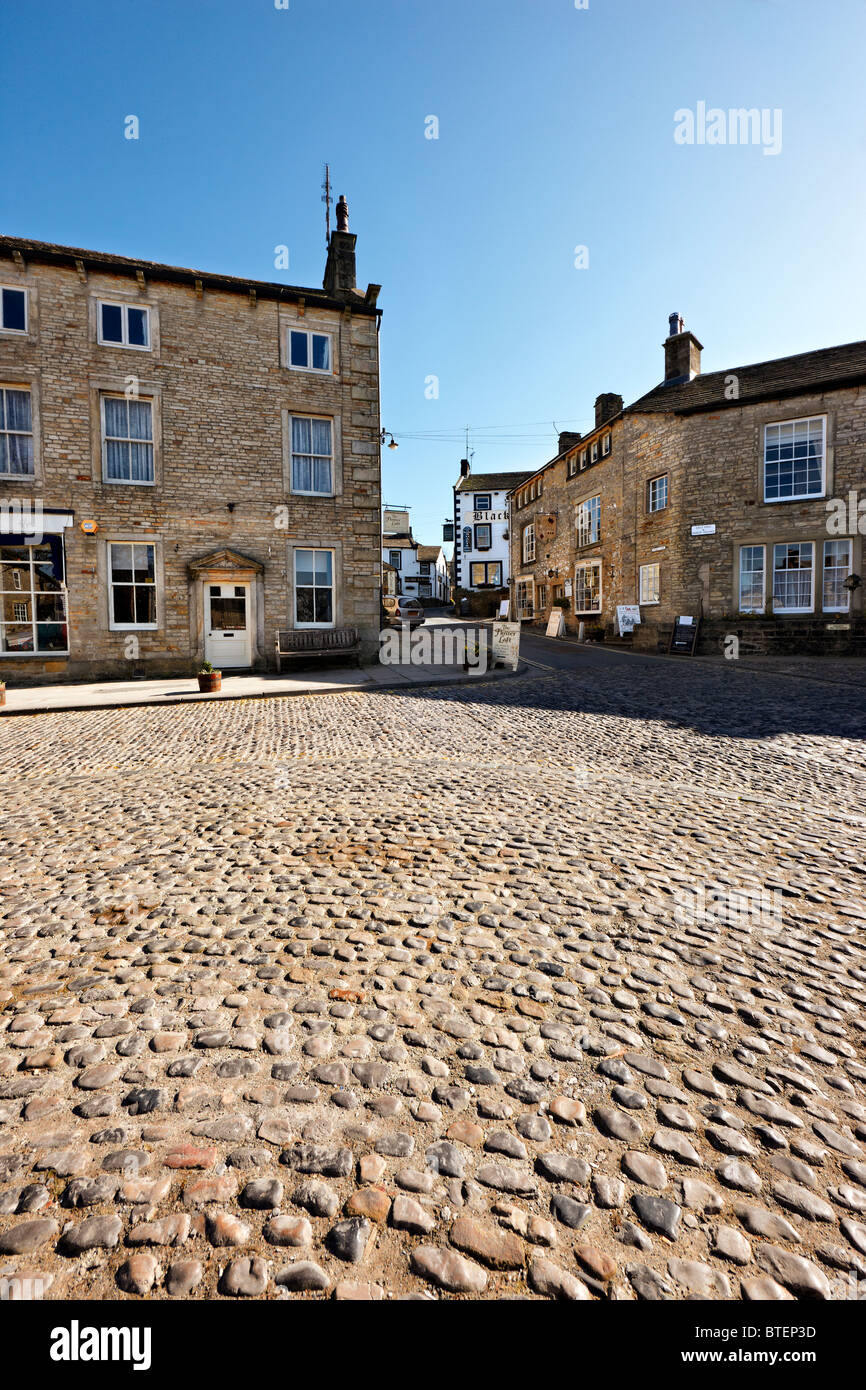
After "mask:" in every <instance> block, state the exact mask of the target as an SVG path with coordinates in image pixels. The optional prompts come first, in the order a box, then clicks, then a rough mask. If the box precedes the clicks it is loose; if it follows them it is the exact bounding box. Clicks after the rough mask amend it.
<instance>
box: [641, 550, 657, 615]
mask: <svg viewBox="0 0 866 1390" xmlns="http://www.w3.org/2000/svg"><path fill="white" fill-rule="evenodd" d="M651 570H655V572H656V574H655V584H654V585H653V589H654V590H655V598H644V576H645V575H647V576H648V575H649V574H650V571H651ZM647 587H649V585H648V584H647ZM637 592H638V603H639V604H640V606H641V607H646V608H649V607H652V606H653V605H655V604H657V603H661V595H662V567H661V565H660V563H659V561H658V560H652V561H650V562H649V563H648V564H646V565H641V566H640V569H639V571H638V591H637Z"/></svg>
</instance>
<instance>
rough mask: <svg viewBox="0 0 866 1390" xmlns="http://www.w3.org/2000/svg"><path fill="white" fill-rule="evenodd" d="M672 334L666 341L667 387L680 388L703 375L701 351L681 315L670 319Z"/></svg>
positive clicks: (669, 325) (700, 346) (700, 345)
mask: <svg viewBox="0 0 866 1390" xmlns="http://www.w3.org/2000/svg"><path fill="white" fill-rule="evenodd" d="M668 327H669V329H670V333H669V335H668V337H667V338H666V340H665V343H664V349H665V385H666V386H680V385H682V384H683V383H684V382H687V381H692V380H693V379H694V378H695V377H696V376H700V374H701V349H702V348H703V343H699V342H698V340H697V338H696V337H695V335H694V333H688V332H686V331H685V324H684V323H683V320H682V318H681V316H680V315H679V314H671V315H670V316H669V318H668Z"/></svg>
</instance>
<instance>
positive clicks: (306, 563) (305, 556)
mask: <svg viewBox="0 0 866 1390" xmlns="http://www.w3.org/2000/svg"><path fill="white" fill-rule="evenodd" d="M313 573H314V571H313V551H312V550H296V551H295V583H296V584H299V585H301V584H310V585H311V584H312V583H313Z"/></svg>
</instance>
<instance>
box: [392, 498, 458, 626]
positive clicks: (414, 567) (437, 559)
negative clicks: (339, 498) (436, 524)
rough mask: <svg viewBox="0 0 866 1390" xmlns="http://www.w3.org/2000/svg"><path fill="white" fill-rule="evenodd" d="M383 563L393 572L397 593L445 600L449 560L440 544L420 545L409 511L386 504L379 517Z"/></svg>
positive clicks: (442, 601)
mask: <svg viewBox="0 0 866 1390" xmlns="http://www.w3.org/2000/svg"><path fill="white" fill-rule="evenodd" d="M382 564H383V566H384V565H389V566H390V567H391V569H392V570H393V571H394V573H395V575H396V584H397V593H398V594H408V595H410V596H411V597H413V598H421V599H430V600H432V601H433V602H438V603H447V601H448V562H447V561H446V559H445V552H444V551H443V549H442V547H441V545H422V544H421V542H420V541H416V539H415V537H414V536H413V535H412V527H411V526H410V524H409V512H408V510H407V509H403V508H393V507H389V508H386V509H385V512H384V514H383V518H382Z"/></svg>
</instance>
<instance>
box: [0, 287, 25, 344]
mask: <svg viewBox="0 0 866 1390" xmlns="http://www.w3.org/2000/svg"><path fill="white" fill-rule="evenodd" d="M26 294H27V292H26V290H4V291H3V327H4V328H9V329H13V330H14V331H15V332H16V333H23V332H24V331H25V329H26V327H27V323H26V318H27V307H26Z"/></svg>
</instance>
